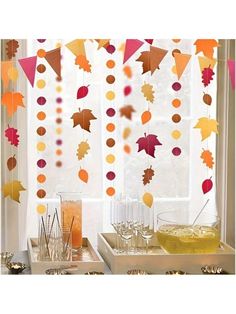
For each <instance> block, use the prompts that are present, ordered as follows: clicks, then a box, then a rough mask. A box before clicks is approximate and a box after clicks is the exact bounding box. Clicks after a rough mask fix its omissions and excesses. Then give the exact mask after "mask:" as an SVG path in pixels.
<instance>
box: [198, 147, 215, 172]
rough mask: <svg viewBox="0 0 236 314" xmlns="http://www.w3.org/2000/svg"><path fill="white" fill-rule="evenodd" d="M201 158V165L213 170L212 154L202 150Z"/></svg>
mask: <svg viewBox="0 0 236 314" xmlns="http://www.w3.org/2000/svg"><path fill="white" fill-rule="evenodd" d="M201 158H202V160H203V163H205V164H206V166H207V167H208V168H210V169H212V168H213V165H214V161H213V157H212V152H210V151H209V150H203V152H202V154H201Z"/></svg>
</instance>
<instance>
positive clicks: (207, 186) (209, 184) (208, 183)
mask: <svg viewBox="0 0 236 314" xmlns="http://www.w3.org/2000/svg"><path fill="white" fill-rule="evenodd" d="M212 187H213V182H212V180H211V178H210V179H206V180H204V181H203V182H202V192H203V193H204V194H206V193H208V192H209V191H210V190H211V189H212Z"/></svg>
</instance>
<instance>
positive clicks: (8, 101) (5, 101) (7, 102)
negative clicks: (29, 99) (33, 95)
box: [2, 92, 25, 117]
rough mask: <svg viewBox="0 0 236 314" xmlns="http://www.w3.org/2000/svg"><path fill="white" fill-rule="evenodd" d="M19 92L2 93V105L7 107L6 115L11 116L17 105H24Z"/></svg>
mask: <svg viewBox="0 0 236 314" xmlns="http://www.w3.org/2000/svg"><path fill="white" fill-rule="evenodd" d="M23 98H24V96H23V95H22V94H21V93H14V92H6V93H5V94H3V95H2V105H3V106H6V107H7V115H8V117H12V116H13V114H14V113H15V112H16V111H17V108H18V106H19V107H25V106H24V103H23Z"/></svg>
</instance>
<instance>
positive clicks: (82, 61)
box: [75, 55, 91, 72]
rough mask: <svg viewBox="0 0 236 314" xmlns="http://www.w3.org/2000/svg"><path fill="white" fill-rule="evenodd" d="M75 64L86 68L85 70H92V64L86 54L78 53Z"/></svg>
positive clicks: (83, 68)
mask: <svg viewBox="0 0 236 314" xmlns="http://www.w3.org/2000/svg"><path fill="white" fill-rule="evenodd" d="M75 64H76V65H78V66H79V68H80V69H82V70H84V71H85V72H91V64H90V63H89V61H88V60H87V58H86V56H84V55H78V56H77V57H76V58H75Z"/></svg>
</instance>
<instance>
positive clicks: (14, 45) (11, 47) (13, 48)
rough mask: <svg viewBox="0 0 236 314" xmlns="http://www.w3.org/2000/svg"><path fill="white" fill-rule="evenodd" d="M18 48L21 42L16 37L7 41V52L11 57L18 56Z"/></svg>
mask: <svg viewBox="0 0 236 314" xmlns="http://www.w3.org/2000/svg"><path fill="white" fill-rule="evenodd" d="M18 48H19V43H18V41H17V40H15V39H11V40H9V41H8V42H7V43H6V53H7V56H8V58H9V59H12V58H13V57H15V56H16V53H17V50H18Z"/></svg>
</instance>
